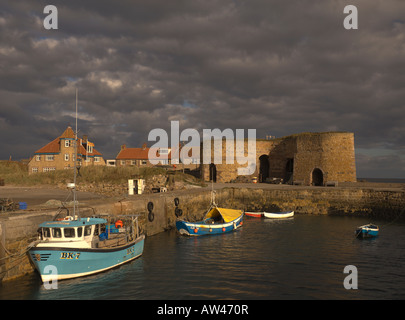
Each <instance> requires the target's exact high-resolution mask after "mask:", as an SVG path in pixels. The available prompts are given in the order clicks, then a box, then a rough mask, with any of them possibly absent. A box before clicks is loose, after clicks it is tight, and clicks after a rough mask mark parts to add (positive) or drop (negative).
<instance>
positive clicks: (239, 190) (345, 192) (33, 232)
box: [0, 182, 405, 281]
mask: <svg viewBox="0 0 405 320" xmlns="http://www.w3.org/2000/svg"><path fill="white" fill-rule="evenodd" d="M24 188H25V189H27V188H26V187H24ZM211 188H213V189H214V190H215V196H216V198H215V199H216V202H217V203H218V204H219V205H220V206H223V207H230V208H237V209H241V210H245V211H287V210H294V211H295V213H296V214H311V215H344V216H356V217H359V216H362V217H368V218H369V219H370V221H372V220H373V219H384V220H386V221H387V222H389V221H393V220H395V221H405V214H404V208H405V186H404V185H403V184H399V183H390V184H388V183H362V182H356V183H340V184H339V186H322V187H318V186H302V185H283V184H280V185H278V184H264V183H261V184H254V183H215V184H213V185H212V186H211V185H209V186H207V187H196V188H193V189H188V190H176V191H170V192H164V193H151V194H139V195H123V196H114V197H97V196H93V197H82V198H80V195H79V197H78V201H79V210H80V216H81V217H82V218H86V217H91V216H94V215H103V214H108V215H139V219H138V220H139V226H140V229H141V232H142V233H144V234H145V235H146V240H145V241H147V238H148V237H151V236H153V235H156V234H158V233H161V232H164V231H166V230H168V229H172V228H174V227H175V223H176V220H177V219H186V220H188V221H197V220H199V219H202V218H203V216H204V214H205V213H206V210H207V208H209V205H210V203H211V196H212V190H211ZM3 190H4V189H3ZM34 190H35V188H32V192H31V193H32V195H33V196H34V195H35V192H34ZM41 192H42V194H41V199H42V200H43V203H39V204H38V203H33V204H31V203H30V201H29V199H28V200H27V203H28V206H27V209H25V210H19V211H13V212H1V213H0V241H1V244H0V278H1V280H2V281H8V280H12V279H16V278H18V277H20V276H23V275H25V274H27V273H30V272H34V268H33V266H32V265H31V264H30V261H29V258H28V255H27V248H28V245H29V244H30V243H31V242H32V241H34V240H35V239H36V238H37V229H38V225H39V224H40V223H42V222H44V221H47V220H52V219H55V218H56V217H57V215H58V214H60V213H62V214H65V213H66V212H65V211H64V210H69V206H68V205H65V207H64V208H60V207H59V206H58V201H55V203H54V206H50V205H49V199H53V194H52V191H49V192H48V193H47V192H44V191H43V190H42V191H41ZM55 192H59V193H60V190H59V189H55ZM27 197H28V196H27ZM47 200H48V201H47ZM44 203H48V205H44ZM59 203H60V202H59Z"/></svg>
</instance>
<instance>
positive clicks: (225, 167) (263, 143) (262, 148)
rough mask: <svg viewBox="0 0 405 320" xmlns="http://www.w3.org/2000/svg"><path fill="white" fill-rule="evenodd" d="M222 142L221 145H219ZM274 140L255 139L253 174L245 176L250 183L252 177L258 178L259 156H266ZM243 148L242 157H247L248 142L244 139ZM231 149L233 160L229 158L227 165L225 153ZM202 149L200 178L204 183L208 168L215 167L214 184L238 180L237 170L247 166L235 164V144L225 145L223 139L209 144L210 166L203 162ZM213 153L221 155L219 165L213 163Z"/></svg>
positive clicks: (208, 171) (208, 179) (208, 173)
mask: <svg viewBox="0 0 405 320" xmlns="http://www.w3.org/2000/svg"><path fill="white" fill-rule="evenodd" d="M219 142H222V145H221V143H219ZM273 145H274V140H264V139H257V140H256V167H255V170H254V172H253V173H252V174H251V175H249V176H247V179H249V180H250V181H251V179H252V178H253V177H258V176H259V172H260V159H259V158H260V157H261V156H263V155H264V156H268V154H269V150H270V149H271V148H272V147H273ZM243 146H244V154H243V156H244V157H247V156H248V140H247V139H245V140H244V142H243ZM232 147H233V154H234V157H233V158H229V160H228V162H231V163H227V153H228V154H229V153H230V150H231V149H232ZM203 152H204V151H203V149H201V155H202V157H201V163H202V165H201V177H202V179H203V180H204V181H210V180H211V178H210V166H213V165H215V170H216V182H230V181H232V180H234V179H236V178H238V176H239V175H238V168H246V167H247V164H239V163H238V162H237V158H236V157H237V153H236V143H233V144H229V145H227V142H226V140H225V139H223V140H219V141H217V142H216V143H214V142H212V143H211V160H212V161H211V162H212V165H210V164H204V162H203ZM215 153H217V154H219V155H221V157H220V161H218V162H221V163H215V156H214V155H215ZM211 170H212V169H211Z"/></svg>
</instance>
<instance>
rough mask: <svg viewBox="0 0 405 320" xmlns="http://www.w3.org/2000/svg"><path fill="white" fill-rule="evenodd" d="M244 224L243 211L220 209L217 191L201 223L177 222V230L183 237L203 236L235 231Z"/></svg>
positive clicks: (212, 194)
mask: <svg viewBox="0 0 405 320" xmlns="http://www.w3.org/2000/svg"><path fill="white" fill-rule="evenodd" d="M242 224H243V211H242V210H235V209H226V208H219V207H218V206H217V204H216V203H215V191H214V190H212V192H211V206H210V208H209V209H208V211H207V213H206V214H205V216H204V220H202V221H199V222H187V221H184V220H177V221H176V228H177V230H178V232H179V233H180V234H182V235H187V236H201V235H212V234H221V233H227V232H231V231H234V230H236V229H238V228H240V227H241V226H242Z"/></svg>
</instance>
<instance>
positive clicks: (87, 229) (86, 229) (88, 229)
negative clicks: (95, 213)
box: [84, 226, 91, 237]
mask: <svg viewBox="0 0 405 320" xmlns="http://www.w3.org/2000/svg"><path fill="white" fill-rule="evenodd" d="M90 235H91V226H85V227H84V236H85V237H87V236H90Z"/></svg>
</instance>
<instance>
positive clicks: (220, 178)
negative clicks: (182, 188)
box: [201, 132, 356, 185]
mask: <svg viewBox="0 0 405 320" xmlns="http://www.w3.org/2000/svg"><path fill="white" fill-rule="evenodd" d="M247 144H248V143H247V140H245V141H244V147H245V149H244V150H245V156H246V155H247ZM230 148H232V146H227V144H226V142H225V140H222V146H221V145H220V144H218V145H215V144H214V143H212V145H211V162H212V163H213V164H211V165H210V164H204V163H203V158H201V163H203V164H202V165H201V177H202V179H203V180H205V181H210V180H211V175H210V170H213V168H214V170H215V172H216V174H215V175H216V182H231V181H233V180H235V179H237V178H238V168H241V167H244V166H245V165H241V164H239V163H238V162H237V161H236V160H235V159H233V162H232V163H227V161H226V154H227V152H229V149H230ZM234 150H235V147H234ZM215 153H216V154H219V155H220V161H218V162H221V163H214V161H215V159H214V154H215ZM201 154H203V151H201ZM235 155H236V151H235ZM266 161H267V162H266ZM214 165H215V166H214ZM264 166H265V167H266V168H264ZM210 168H211V169H210ZM315 169H318V172H319V175H321V178H320V179H321V182H320V184H321V185H324V184H325V183H327V182H355V181H356V164H355V153H354V134H353V133H350V132H321V133H300V134H296V135H291V136H287V137H282V138H278V139H273V140H261V139H258V140H256V170H255V171H254V173H253V174H251V175H249V176H247V177H246V179H247V180H246V181H251V178H253V177H257V178H259V182H265V181H266V179H267V178H270V179H271V178H279V179H283V181H284V183H290V184H291V183H300V184H304V185H311V184H313V183H314V179H313V172H314V170H315Z"/></svg>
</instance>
